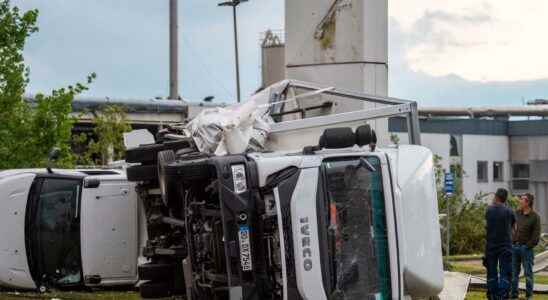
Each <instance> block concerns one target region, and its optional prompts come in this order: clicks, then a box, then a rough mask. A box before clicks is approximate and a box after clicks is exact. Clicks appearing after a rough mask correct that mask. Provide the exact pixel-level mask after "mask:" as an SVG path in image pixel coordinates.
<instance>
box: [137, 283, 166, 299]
mask: <svg viewBox="0 0 548 300" xmlns="http://www.w3.org/2000/svg"><path fill="white" fill-rule="evenodd" d="M139 293H140V294H141V298H144V299H150V298H164V297H169V296H171V288H170V286H169V284H167V283H165V282H152V281H148V282H145V283H143V284H141V286H140V287H139Z"/></svg>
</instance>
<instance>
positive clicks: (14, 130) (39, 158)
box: [0, 0, 96, 169]
mask: <svg viewBox="0 0 548 300" xmlns="http://www.w3.org/2000/svg"><path fill="white" fill-rule="evenodd" d="M37 18H38V10H30V11H27V12H24V13H22V12H21V11H20V10H19V9H18V8H17V7H14V6H11V5H10V3H9V0H0V120H1V122H0V169H11V168H25V167H40V166H44V165H45V164H46V163H47V156H48V153H49V151H50V150H51V149H52V148H53V147H58V148H59V149H60V150H61V155H60V160H59V161H58V163H57V164H58V165H59V166H64V167H70V166H71V165H72V164H73V162H74V157H73V155H72V154H71V151H70V138H71V130H72V125H73V124H74V121H75V118H74V117H72V116H71V115H70V113H71V111H72V100H73V99H74V96H75V95H78V94H80V93H82V92H83V91H85V90H87V89H88V87H87V85H89V84H90V83H91V82H92V81H93V80H94V79H95V77H96V76H95V73H92V74H91V75H89V76H88V78H87V85H84V84H81V83H76V84H75V85H74V86H68V87H66V88H60V89H55V90H53V91H52V92H51V94H49V95H44V94H42V93H38V94H37V95H36V96H35V97H34V99H32V101H30V100H26V99H25V98H24V93H25V89H26V87H27V84H28V82H29V73H30V69H29V68H28V67H27V66H25V62H24V58H23V50H24V47H25V42H26V40H27V38H28V37H29V36H30V35H31V34H33V33H35V32H37V31H38V27H37V25H36V21H37Z"/></svg>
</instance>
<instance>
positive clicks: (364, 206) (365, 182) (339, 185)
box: [323, 157, 391, 299]
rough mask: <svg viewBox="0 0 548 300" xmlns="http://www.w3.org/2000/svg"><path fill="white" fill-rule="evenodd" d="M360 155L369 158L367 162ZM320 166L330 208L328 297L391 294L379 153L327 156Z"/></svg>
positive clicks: (389, 296) (384, 297) (386, 297)
mask: <svg viewBox="0 0 548 300" xmlns="http://www.w3.org/2000/svg"><path fill="white" fill-rule="evenodd" d="M363 159H366V160H367V162H369V164H370V166H369V168H368V167H367V163H366V162H364V161H363ZM371 166H373V167H374V170H371V169H372V168H371ZM323 170H324V174H325V177H324V180H325V182H326V190H327V195H326V196H327V199H326V200H327V203H326V204H327V205H328V206H327V207H328V208H329V213H328V214H327V215H328V219H329V220H328V222H327V223H328V224H329V230H328V237H329V245H328V252H329V261H330V263H331V268H330V269H331V272H330V273H331V275H332V276H331V277H332V278H331V287H332V289H331V297H330V299H390V298H391V288H390V269H389V253H388V240H387V231H386V217H385V206H384V196H383V189H382V181H381V165H380V161H379V159H378V158H376V157H367V158H360V157H351V158H348V157H346V158H337V159H330V160H325V161H324V162H323Z"/></svg>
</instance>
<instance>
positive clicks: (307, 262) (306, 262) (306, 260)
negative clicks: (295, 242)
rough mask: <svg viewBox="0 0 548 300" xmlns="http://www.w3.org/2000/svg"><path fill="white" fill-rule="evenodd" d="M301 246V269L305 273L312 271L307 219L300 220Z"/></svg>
mask: <svg viewBox="0 0 548 300" xmlns="http://www.w3.org/2000/svg"><path fill="white" fill-rule="evenodd" d="M301 235H302V238H301V244H302V246H303V267H304V269H305V271H310V270H312V250H311V249H310V225H309V224H308V217H305V218H301Z"/></svg>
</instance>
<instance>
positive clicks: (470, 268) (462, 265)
mask: <svg viewBox="0 0 548 300" xmlns="http://www.w3.org/2000/svg"><path fill="white" fill-rule="evenodd" d="M451 271H453V272H461V273H466V274H471V275H485V272H486V271H485V268H484V267H483V265H482V264H481V262H451Z"/></svg>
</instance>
